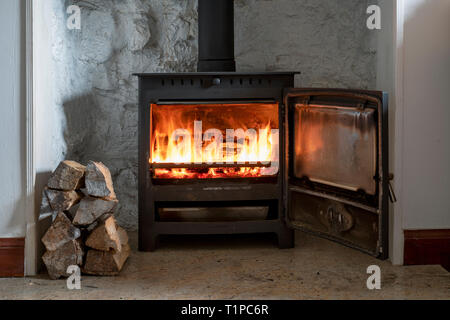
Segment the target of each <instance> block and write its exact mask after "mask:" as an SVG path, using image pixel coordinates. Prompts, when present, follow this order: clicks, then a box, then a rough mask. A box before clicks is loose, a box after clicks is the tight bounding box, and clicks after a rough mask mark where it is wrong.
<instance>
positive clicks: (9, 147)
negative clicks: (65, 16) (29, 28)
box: [0, 0, 25, 238]
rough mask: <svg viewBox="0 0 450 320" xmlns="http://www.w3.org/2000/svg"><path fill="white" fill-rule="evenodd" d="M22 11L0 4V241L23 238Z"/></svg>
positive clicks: (18, 5)
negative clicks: (1, 239) (2, 239)
mask: <svg viewBox="0 0 450 320" xmlns="http://www.w3.org/2000/svg"><path fill="white" fill-rule="evenodd" d="M24 10H25V7H24V2H23V1H17V0H2V1H0V43H1V49H0V110H1V116H0V238H9V237H23V236H25V199H24V195H25V64H24V61H25V23H24V22H25V20H24V14H25V11H24Z"/></svg>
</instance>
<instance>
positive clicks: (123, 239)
mask: <svg viewBox="0 0 450 320" xmlns="http://www.w3.org/2000/svg"><path fill="white" fill-rule="evenodd" d="M117 234H118V235H119V240H120V244H121V245H122V246H123V245H125V244H128V234H127V232H126V231H125V230H124V229H123V228H122V227H120V226H117Z"/></svg>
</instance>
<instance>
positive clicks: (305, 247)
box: [0, 233, 450, 299]
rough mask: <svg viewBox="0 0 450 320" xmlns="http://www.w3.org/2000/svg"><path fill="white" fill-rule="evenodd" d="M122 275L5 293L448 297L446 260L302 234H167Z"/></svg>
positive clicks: (2, 292)
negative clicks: (388, 254)
mask: <svg viewBox="0 0 450 320" xmlns="http://www.w3.org/2000/svg"><path fill="white" fill-rule="evenodd" d="M131 242H132V248H133V253H132V255H131V257H130V258H129V260H128V262H127V263H126V265H125V267H124V269H123V271H122V273H121V274H120V276H117V277H91V276H83V277H82V289H81V290H73V291H69V290H68V289H67V288H66V282H65V280H57V281H52V280H48V278H47V276H46V275H41V276H38V277H32V278H22V279H0V299H450V273H448V272H447V271H445V270H444V269H443V268H442V267H440V266H414V267H394V266H392V265H391V264H390V262H388V261H384V262H383V261H379V260H376V259H374V258H372V257H370V256H368V255H365V254H363V253H360V252H358V251H355V250H352V249H349V248H346V247H343V246H341V245H338V244H335V243H333V242H330V241H327V240H323V239H319V238H315V237H312V236H309V235H306V234H303V233H297V235H296V244H297V245H296V248H295V249H290V250H279V249H278V248H276V246H275V245H274V239H272V238H271V237H270V236H267V235H260V236H258V235H257V236H236V237H232V238H229V237H206V238H205V237H189V238H186V237H182V238H180V237H176V238H168V239H163V240H162V242H161V246H160V249H159V250H157V251H156V252H153V253H142V252H137V251H136V235H135V234H132V235H131ZM373 264H376V265H379V266H380V268H381V273H382V279H381V281H382V283H381V286H382V287H381V290H372V291H371V290H368V289H367V288H366V280H367V277H368V275H367V274H366V269H367V267H368V266H369V265H373Z"/></svg>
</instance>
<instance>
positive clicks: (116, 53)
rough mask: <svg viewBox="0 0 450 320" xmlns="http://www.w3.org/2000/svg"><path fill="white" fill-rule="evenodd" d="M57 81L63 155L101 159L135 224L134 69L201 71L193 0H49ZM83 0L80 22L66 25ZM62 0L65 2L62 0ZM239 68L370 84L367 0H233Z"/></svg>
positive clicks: (309, 80)
mask: <svg viewBox="0 0 450 320" xmlns="http://www.w3.org/2000/svg"><path fill="white" fill-rule="evenodd" d="M53 1H54V7H55V12H56V15H57V16H58V18H57V19H55V21H56V24H55V28H57V29H58V31H57V32H56V35H55V39H54V41H53V42H54V48H53V55H54V57H53V58H54V60H55V64H56V68H57V69H58V70H59V72H58V74H59V76H58V77H57V78H56V83H55V91H56V92H57V93H58V94H57V96H58V97H60V99H59V100H58V101H57V103H58V104H60V105H61V106H62V109H63V110H64V112H65V115H66V124H65V132H64V135H65V142H66V146H67V153H66V154H65V157H66V158H70V159H75V160H79V161H82V162H86V161H87V160H90V159H92V160H97V161H103V162H104V163H105V164H106V165H107V166H109V168H110V169H111V171H112V175H113V179H114V182H115V187H116V192H117V195H118V198H119V200H120V206H119V209H118V212H117V217H118V220H119V223H120V224H121V225H123V226H125V227H127V228H129V229H133V228H136V227H137V139H138V137H137V122H138V117H137V115H138V112H137V81H136V79H135V78H134V77H133V76H132V75H131V74H132V73H133V72H184V71H195V68H196V60H197V1H195V0H183V1H178V0H165V1H157V0H90V1H65V3H64V1H60V0H53ZM70 4H78V5H79V6H80V7H81V10H82V25H81V30H80V31H77V30H67V28H65V18H66V14H65V8H66V7H67V6H68V5H70ZM64 5H65V6H64ZM235 7H236V10H235V11H236V13H235V14H236V56H237V63H238V69H240V70H299V71H302V72H303V76H302V77H301V78H300V80H301V81H300V84H301V85H304V86H310V85H311V86H312V85H316V86H326V87H331V86H336V87H362V88H366V87H370V86H372V85H373V84H375V80H376V79H375V70H376V67H375V63H376V61H375V51H374V49H373V45H372V38H374V37H371V35H370V34H369V33H368V31H367V30H366V29H365V9H366V8H367V2H366V1H361V0H301V1H300V0H296V1H294V0H260V1H256V0H236V5H235Z"/></svg>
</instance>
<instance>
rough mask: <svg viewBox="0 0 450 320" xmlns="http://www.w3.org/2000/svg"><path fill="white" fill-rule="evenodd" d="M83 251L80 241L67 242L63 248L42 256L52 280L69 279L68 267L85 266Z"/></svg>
mask: <svg viewBox="0 0 450 320" xmlns="http://www.w3.org/2000/svg"><path fill="white" fill-rule="evenodd" d="M83 255H84V252H83V249H82V246H81V242H80V241H79V240H72V241H69V242H67V243H66V244H65V245H63V246H62V247H60V248H58V249H57V250H54V251H47V252H46V253H44V255H43V256H42V260H43V261H44V263H45V266H46V267H47V271H48V274H49V276H50V278H51V279H54V280H56V279H59V278H60V277H67V276H68V275H67V267H68V266H70V265H79V266H81V265H82V264H83Z"/></svg>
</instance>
